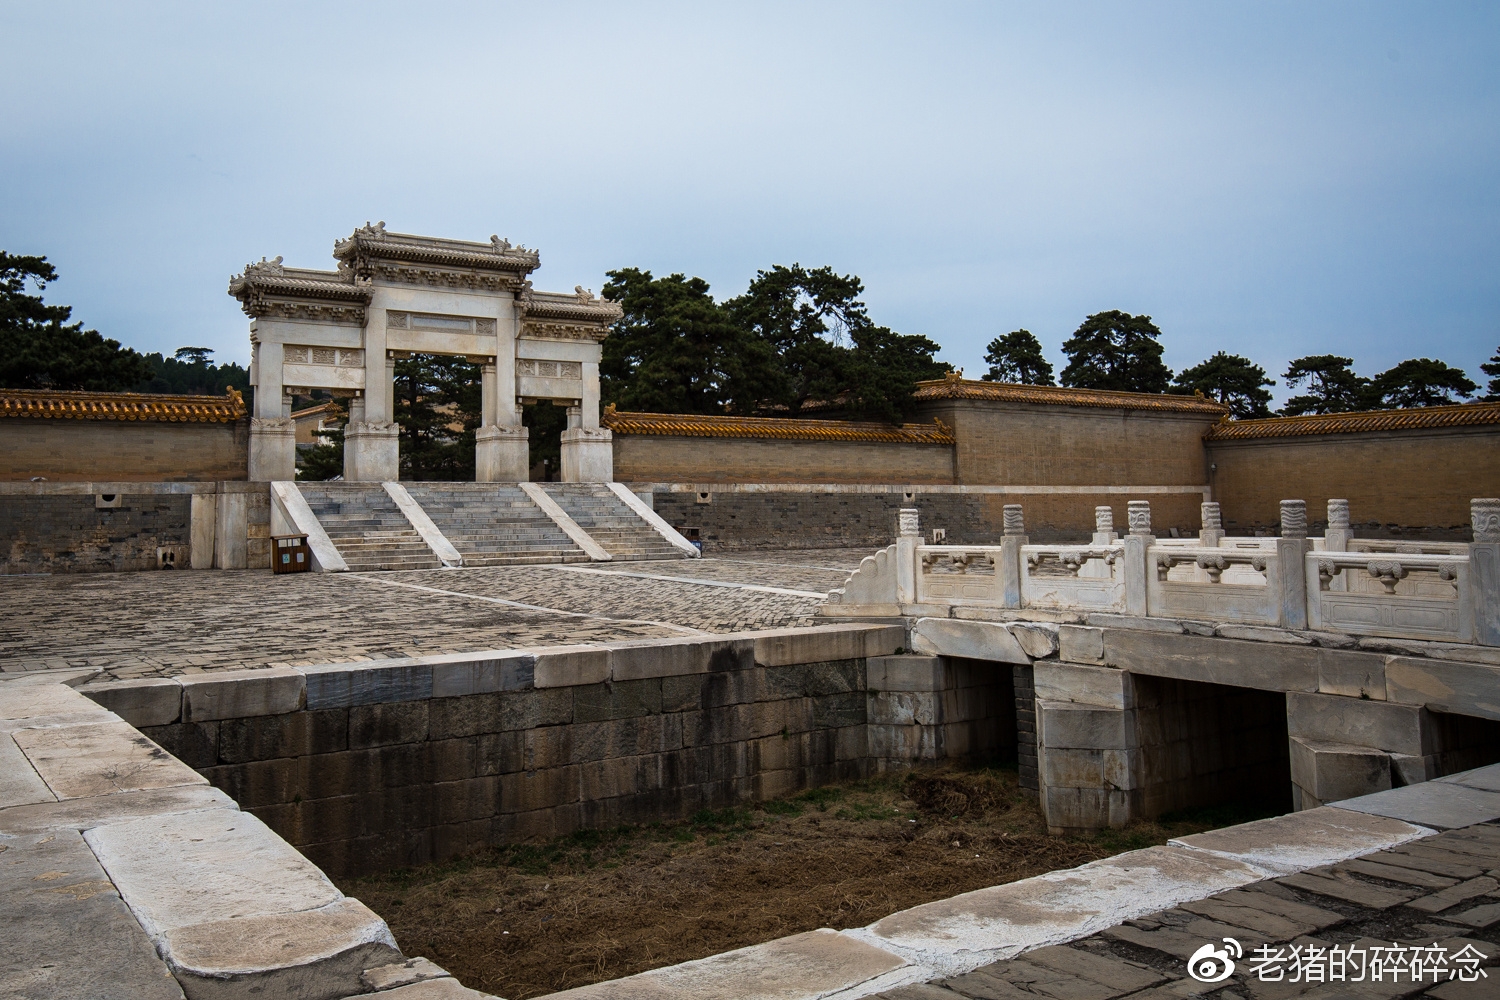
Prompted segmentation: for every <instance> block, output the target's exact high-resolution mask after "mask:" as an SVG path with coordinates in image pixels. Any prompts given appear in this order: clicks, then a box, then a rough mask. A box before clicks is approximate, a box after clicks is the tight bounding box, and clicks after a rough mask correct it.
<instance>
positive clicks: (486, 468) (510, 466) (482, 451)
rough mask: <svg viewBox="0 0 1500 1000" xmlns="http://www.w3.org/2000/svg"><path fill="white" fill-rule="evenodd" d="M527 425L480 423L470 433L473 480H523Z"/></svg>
mask: <svg viewBox="0 0 1500 1000" xmlns="http://www.w3.org/2000/svg"><path fill="white" fill-rule="evenodd" d="M530 437H531V430H530V428H527V427H500V426H496V425H493V424H492V425H490V426H489V427H481V428H479V430H478V431H476V432H475V434H474V481H475V482H476V483H523V482H525V481H526V480H527V479H529V478H530V477H529V476H528V475H527V467H528V463H529V462H530V460H531V445H530Z"/></svg>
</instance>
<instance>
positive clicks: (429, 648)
mask: <svg viewBox="0 0 1500 1000" xmlns="http://www.w3.org/2000/svg"><path fill="white" fill-rule="evenodd" d="M863 554H866V553H863V551H862V550H861V552H860V555H863ZM775 555H776V556H777V557H778V558H777V559H775V560H759V559H756V558H753V557H750V558H743V559H741V558H738V557H735V558H734V559H733V561H730V560H723V561H720V560H714V559H708V560H701V561H700V560H684V561H681V562H678V561H672V562H668V563H663V562H654V561H653V562H634V563H619V564H600V565H601V566H605V565H607V566H608V567H609V568H610V569H613V570H618V571H620V572H621V573H625V572H629V573H640V574H645V575H647V576H654V575H670V576H673V577H681V578H701V579H702V580H704V581H705V584H694V583H682V582H673V581H666V580H656V579H647V578H640V577H631V576H623V575H620V574H619V573H616V574H613V575H610V574H605V573H588V574H583V573H571V572H560V571H558V570H555V569H549V568H545V567H537V566H504V567H486V568H476V569H459V570H421V571H409V572H397V573H357V574H356V573H348V574H292V575H283V576H276V575H273V574H271V573H269V572H263V571H254V570H246V571H233V572H226V571H213V572H172V573H164V572H149V573H144V572H143V573H101V574H80V575H59V576H50V577H49V576H38V577H0V607H4V608H5V609H6V612H7V614H6V615H5V616H4V617H3V619H0V673H6V674H13V673H18V672H30V671H38V672H41V671H57V670H89V669H93V670H97V671H99V672H100V673H99V675H98V676H97V677H96V678H95V680H96V681H98V682H102V683H107V682H109V681H112V680H125V679H136V678H145V677H172V676H180V675H184V674H194V673H201V672H204V671H214V670H236V669H238V670H244V669H262V668H265V667H267V666H275V665H283V666H284V665H293V666H305V665H309V664H314V663H340V662H357V661H362V660H370V659H395V658H403V657H412V656H423V655H432V654H440V653H462V652H477V651H480V650H485V649H514V648H522V647H532V646H558V645H572V644H578V643H592V642H608V641H617V640H622V639H645V638H666V637H671V636H680V635H690V634H694V633H698V632H709V633H721V632H739V631H752V630H761V629H771V628H782V627H788V626H795V627H802V626H807V625H810V624H814V618H813V616H814V612H815V610H816V607H817V604H818V603H819V601H818V599H817V598H814V597H806V596H796V595H793V594H783V593H769V592H765V591H762V590H754V589H748V588H750V587H770V588H779V589H783V590H797V591H805V592H807V593H823V592H826V591H827V590H828V589H830V588H831V587H834V586H838V585H839V584H841V583H842V582H843V575H842V574H843V573H844V572H845V571H844V570H843V569H841V568H840V566H841V564H843V563H847V564H848V565H849V568H850V569H852V568H853V567H854V566H855V565H857V564H858V557H856V556H855V555H854V554H853V553H852V552H851V553H846V554H844V555H842V556H840V555H838V554H836V553H835V554H830V553H829V552H826V551H824V550H814V551H813V552H812V553H806V554H804V553H797V552H781V553H775ZM802 558H807V559H809V560H813V561H811V562H809V563H807V564H806V565H800V564H799V563H798V560H799V559H802ZM591 568H600V567H598V566H596V567H591ZM707 584H712V585H711V586H710V585H707ZM740 585H744V586H743V587H742V586H740ZM28 714H35V713H32V712H30V711H29V710H28Z"/></svg>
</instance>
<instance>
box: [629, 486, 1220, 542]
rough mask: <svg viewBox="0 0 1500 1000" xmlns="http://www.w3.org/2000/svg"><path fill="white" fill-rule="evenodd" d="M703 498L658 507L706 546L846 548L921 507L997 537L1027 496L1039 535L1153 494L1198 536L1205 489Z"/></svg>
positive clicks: (932, 521)
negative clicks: (1011, 507)
mask: <svg viewBox="0 0 1500 1000" xmlns="http://www.w3.org/2000/svg"><path fill="white" fill-rule="evenodd" d="M711 497H712V499H711V501H710V502H709V503H699V502H698V494H697V493H696V492H675V491H674V492H665V491H659V492H655V493H653V495H652V503H653V506H654V507H655V508H656V512H657V513H658V514H660V515H661V516H662V517H663V518H665V519H666V520H667V522H668V523H669V524H671V525H673V526H674V527H676V528H679V529H681V528H684V527H690V528H697V529H698V530H699V537H700V538H701V539H702V541H703V550H704V551H705V552H708V553H712V552H731V551H749V550H755V549H782V548H840V547H861V546H869V547H871V548H878V547H880V546H884V545H889V544H891V542H892V541H893V540H894V539H895V537H896V512H897V511H898V510H900V509H901V508H902V507H915V508H916V509H917V510H918V511H920V512H921V522H922V531H923V534H924V535H926V536H927V537H929V538H930V537H931V530H932V529H933V528H943V529H944V530H945V531H946V532H947V539H946V540H947V541H948V542H951V543H953V544H959V545H980V544H999V542H1000V539H1001V537H1002V536H1003V535H1004V515H1003V510H1004V507H1005V505H1006V504H1012V503H1019V504H1020V505H1021V506H1022V508H1023V513H1024V515H1025V518H1026V530H1027V535H1028V536H1029V538H1030V539H1031V541H1032V542H1034V543H1037V544H1044V543H1048V542H1061V541H1076V540H1079V539H1082V538H1087V536H1088V534H1089V533H1090V532H1092V531H1093V529H1094V507H1095V506H1097V505H1108V506H1110V507H1112V508H1113V510H1114V512H1115V523H1116V524H1117V525H1123V524H1125V522H1126V516H1125V511H1126V503H1127V501H1128V500H1135V499H1149V500H1150V501H1151V514H1152V526H1153V528H1154V529H1155V531H1156V533H1157V534H1158V535H1162V536H1168V535H1170V533H1171V529H1172V528H1177V529H1178V531H1179V533H1181V534H1183V535H1196V534H1197V533H1198V527H1199V504H1201V503H1202V500H1203V497H1202V494H1200V493H1196V492H1194V493H1165V494H1148V495H1136V494H1129V495H1126V494H1106V493H1085V494H1077V493H1045V494H1014V493H923V492H921V491H920V490H918V491H916V493H915V495H914V497H913V498H912V499H910V500H908V499H906V498H905V494H904V492H903V491H902V490H900V489H898V488H894V487H893V488H891V489H890V490H889V491H888V492H860V493H847V492H831V491H830V492H825V493H818V492H810V491H798V492H786V493H780V492H723V493H712V492H711Z"/></svg>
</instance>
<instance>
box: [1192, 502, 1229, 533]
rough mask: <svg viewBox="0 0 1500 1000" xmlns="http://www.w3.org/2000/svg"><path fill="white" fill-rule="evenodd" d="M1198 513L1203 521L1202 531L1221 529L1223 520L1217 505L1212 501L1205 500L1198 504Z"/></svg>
mask: <svg viewBox="0 0 1500 1000" xmlns="http://www.w3.org/2000/svg"><path fill="white" fill-rule="evenodd" d="M1198 514H1199V517H1200V518H1201V519H1202V521H1203V530H1204V531H1222V530H1224V522H1223V521H1222V520H1221V519H1220V516H1219V505H1218V504H1217V503H1214V502H1213V501H1207V502H1205V503H1202V504H1199V505H1198Z"/></svg>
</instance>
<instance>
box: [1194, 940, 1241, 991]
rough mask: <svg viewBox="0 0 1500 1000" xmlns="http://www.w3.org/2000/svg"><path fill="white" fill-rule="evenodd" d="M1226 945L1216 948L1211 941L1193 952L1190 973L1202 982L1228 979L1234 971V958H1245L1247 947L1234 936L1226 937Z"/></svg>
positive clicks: (1218, 981)
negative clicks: (1243, 946)
mask: <svg viewBox="0 0 1500 1000" xmlns="http://www.w3.org/2000/svg"><path fill="white" fill-rule="evenodd" d="M1224 945H1225V946H1224V947H1223V948H1215V947H1214V944H1213V942H1212V941H1210V942H1209V943H1208V944H1206V945H1204V946H1203V947H1202V948H1199V949H1198V950H1197V951H1195V952H1193V955H1192V957H1191V958H1189V959H1188V975H1190V976H1192V977H1193V978H1194V979H1196V980H1198V982H1200V983H1220V982H1223V981H1224V980H1226V979H1228V978H1229V976H1230V975H1231V974H1232V973H1233V972H1234V960H1235V959H1236V958H1244V957H1245V949H1244V948H1241V947H1240V943H1239V942H1238V941H1236V940H1235V939H1234V938H1225V939H1224ZM1231 955H1232V956H1233V957H1231Z"/></svg>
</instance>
